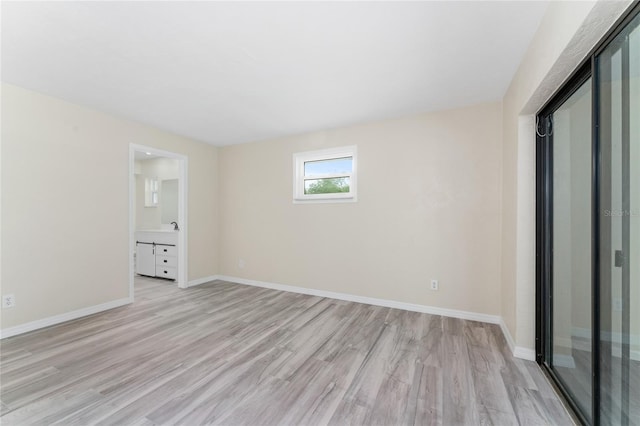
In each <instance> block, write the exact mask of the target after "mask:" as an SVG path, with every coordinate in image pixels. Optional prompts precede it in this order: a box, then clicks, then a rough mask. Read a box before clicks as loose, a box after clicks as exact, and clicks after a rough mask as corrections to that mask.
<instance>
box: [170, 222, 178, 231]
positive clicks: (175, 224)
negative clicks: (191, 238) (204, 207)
mask: <svg viewBox="0 0 640 426" xmlns="http://www.w3.org/2000/svg"><path fill="white" fill-rule="evenodd" d="M171 224H172V225H173V230H174V231H179V230H180V228H178V222H171Z"/></svg>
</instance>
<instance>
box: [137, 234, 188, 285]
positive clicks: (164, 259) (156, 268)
mask: <svg viewBox="0 0 640 426" xmlns="http://www.w3.org/2000/svg"><path fill="white" fill-rule="evenodd" d="M178 232H179V231H164V230H161V231H137V232H136V274H138V275H146V276H149V277H160V278H167V279H171V280H175V279H176V278H177V277H178Z"/></svg>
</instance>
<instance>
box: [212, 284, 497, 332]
mask: <svg viewBox="0 0 640 426" xmlns="http://www.w3.org/2000/svg"><path fill="white" fill-rule="evenodd" d="M217 279H219V280H224V281H230V282H233V283H237V284H244V285H250V286H254V287H264V288H270V289H273V290H281V291H289V292H292V293H300V294H308V295H311V296H320V297H327V298H329V299H338V300H345V301H347V302H356V303H364V304H367V305H375V306H384V307H385V308H395V309H404V310H405V311H412V312H421V313H425V314H432V315H442V316H445V317H453V318H460V319H466V320H471V321H479V322H487V323H490V324H499V323H500V319H501V318H500V317H499V316H498V315H487V314H479V313H476V312H468V311H459V310H456V309H445V308H438V307H435V306H427V305H417V304H413V303H405V302H398V301H395V300H387V299H376V298H373V297H365V296H356V295H354V294H348V293H337V292H333V291H325V290H315V289H311V288H304V287H296V286H291V285H285V284H275V283H269V282H264V281H256V280H248V279H245V278H238V277H230V276H227V275H219V276H218V277H217Z"/></svg>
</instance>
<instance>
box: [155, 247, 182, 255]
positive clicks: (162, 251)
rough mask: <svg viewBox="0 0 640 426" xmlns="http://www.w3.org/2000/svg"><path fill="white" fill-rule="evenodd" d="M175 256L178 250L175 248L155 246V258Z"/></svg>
mask: <svg viewBox="0 0 640 426" xmlns="http://www.w3.org/2000/svg"><path fill="white" fill-rule="evenodd" d="M158 255H160V256H177V255H178V248H177V247H176V246H163V245H161V244H156V256H158Z"/></svg>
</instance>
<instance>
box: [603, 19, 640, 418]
mask: <svg viewBox="0 0 640 426" xmlns="http://www.w3.org/2000/svg"><path fill="white" fill-rule="evenodd" d="M597 64H598V69H597V71H598V78H599V92H600V104H599V110H600V117H599V121H600V150H601V179H600V187H599V190H600V209H599V218H598V220H599V222H600V235H599V258H600V277H599V278H600V295H601V296H600V301H599V305H600V328H601V330H600V347H601V349H600V365H601V371H600V381H601V423H602V424H621V425H629V424H632V425H640V397H639V396H638V395H640V16H638V17H636V18H635V19H634V20H633V21H632V22H631V23H630V24H629V25H628V26H627V27H626V29H625V30H623V31H622V32H621V33H620V34H619V35H618V36H617V37H616V38H615V39H614V40H613V42H611V44H610V45H609V46H608V48H607V49H605V50H604V51H603V52H602V53H601V54H600V55H599V56H598V58H597Z"/></svg>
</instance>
